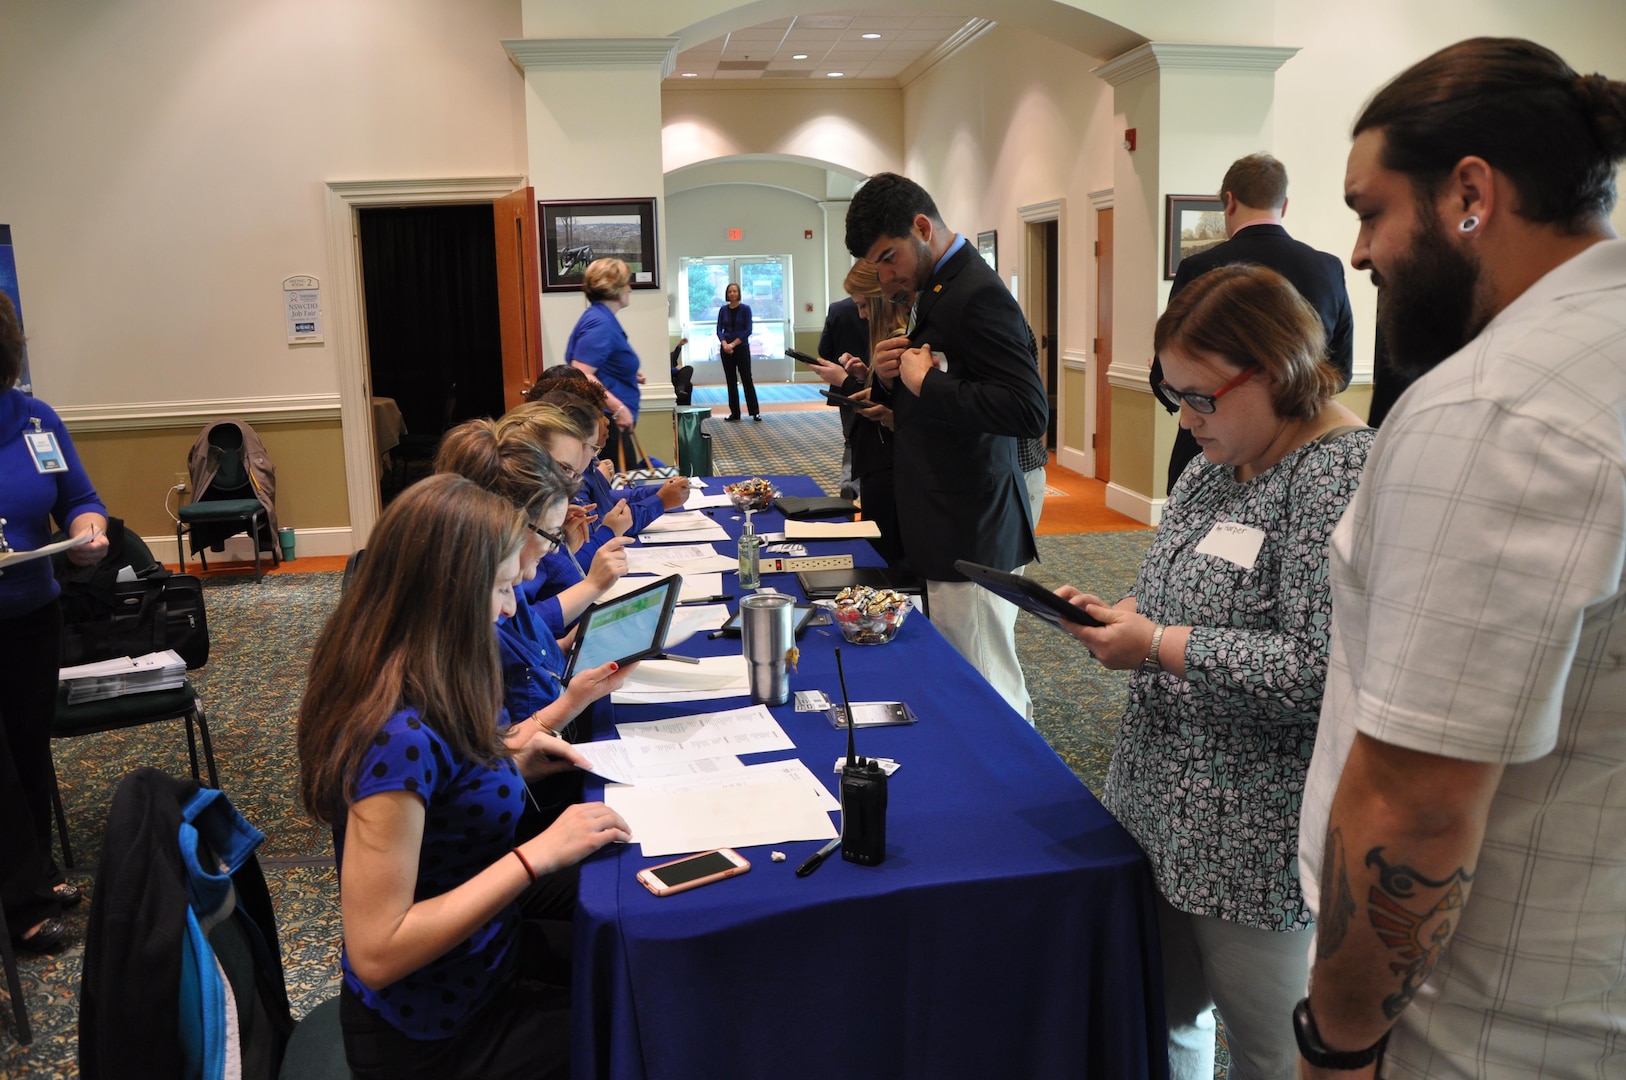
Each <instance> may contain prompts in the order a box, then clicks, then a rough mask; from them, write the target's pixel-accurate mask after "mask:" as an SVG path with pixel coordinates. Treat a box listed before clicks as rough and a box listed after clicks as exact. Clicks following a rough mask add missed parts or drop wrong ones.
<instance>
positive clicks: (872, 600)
mask: <svg viewBox="0 0 1626 1080" xmlns="http://www.w3.org/2000/svg"><path fill="white" fill-rule="evenodd" d="M913 606H914V605H913V604H911V603H910V601H909V597H907V596H905V595H904V594H903V593H899V592H893V591H892V590H891V589H872V588H870V587H869V586H867V585H855V586H853V587H852V588H850V589H842V590H841V591H840V592H839V593H837V594H836V598H835V600H834V601H832V602H831V605H830V608H831V612H830V613H831V615H832V616H833V617H834V618H835V620H836V625H837V626H839V627H841V636H842V637H844V638H846V639H847V641H848V643H849V644H852V645H885V644H886V643H887V642H889V641H891V640H892V639H893V638H895V637H897V636H898V628H899V627H901V626H902V625H903V620H904V619H905V618H907V617H908V615H909V609H910V608H911V607H913Z"/></svg>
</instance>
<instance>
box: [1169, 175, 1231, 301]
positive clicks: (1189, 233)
mask: <svg viewBox="0 0 1626 1080" xmlns="http://www.w3.org/2000/svg"><path fill="white" fill-rule="evenodd" d="M1164 198H1165V200H1166V202H1167V215H1166V220H1165V221H1164V225H1163V238H1164V239H1163V242H1164V244H1165V245H1167V246H1166V247H1164V249H1163V280H1164V281H1173V280H1174V272H1175V271H1176V270H1178V269H1179V268H1180V260H1181V259H1183V258H1185V257H1186V256H1187V255H1195V254H1197V253H1198V252H1199V251H1207V250H1208V249H1209V248H1211V247H1213V246H1214V245H1215V244H1223V243H1225V239H1226V238H1225V203H1224V202H1222V201H1221V200H1219V199H1216V198H1215V197H1214V196H1212V195H1167V196H1164Z"/></svg>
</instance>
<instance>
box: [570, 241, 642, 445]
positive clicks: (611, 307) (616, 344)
mask: <svg viewBox="0 0 1626 1080" xmlns="http://www.w3.org/2000/svg"><path fill="white" fill-rule="evenodd" d="M582 291H583V292H585V293H586V294H587V310H586V311H585V312H583V313H582V317H581V318H580V319H578V320H576V327H575V329H573V330H571V331H570V340H568V341H566V342H565V359H566V360H567V361H569V362H570V363H571V364H572V365H573V366H575V367H576V368H578V369H580V371H581V372H582V374H584V375H586V376H587V377H588V378H589V379H592V380H593V381H594V382H596V383H598V384H599V385H600V386H602V387H604V392H605V393H606V394H607V395H609V405H610V410H611V415H612V418H613V420H614V422H615V428H616V434H617V437H616V438H615V439H614V440H613V445H612V446H610V447H606V449H608V450H610V451H612V453H613V456H614V457H615V460H616V462H617V465H618V467H619V468H622V469H630V468H632V467H633V463H634V461H635V459H636V451H634V450H633V448H632V437H631V436H632V429H633V426H634V425H635V424H637V423H638V399H639V394H640V391H639V389H638V388H639V386H641V385H642V384H643V381H644V373H643V372H642V371H640V370H639V363H638V354H637V353H635V352H633V351H632V345H631V344H630V343H629V342H628V341H627V332H626V330H624V329H622V327H621V322H620V320H618V319H617V318H616V313H617V312H619V311H621V310H622V309H623V308H625V307H626V306H627V305H628V304H630V303H631V302H632V271H631V270H629V269H628V268H627V264H626V263H624V262H622V261H621V260H620V259H595V260H594V261H593V262H592V263H591V264H590V265H589V266H588V267H587V271H586V273H584V274H583V275H582Z"/></svg>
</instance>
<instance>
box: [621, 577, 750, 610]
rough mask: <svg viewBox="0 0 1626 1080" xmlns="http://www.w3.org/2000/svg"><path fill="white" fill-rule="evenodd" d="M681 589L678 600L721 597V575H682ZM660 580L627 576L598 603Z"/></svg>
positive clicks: (635, 590)
mask: <svg viewBox="0 0 1626 1080" xmlns="http://www.w3.org/2000/svg"><path fill="white" fill-rule="evenodd" d="M682 576H683V587H682V588H681V589H679V590H678V600H679V601H680V602H681V601H684V600H704V599H705V598H706V597H708V596H721V595H723V575H722V574H717V573H691V574H684V575H682ZM659 580H660V578H658V577H655V576H654V575H652V574H628V575H627V576H626V577H623V578H622V579H621V580H620V581H617V582H616V583H615V584H614V585H611V586H610V587H609V588H608V589H605V590H604V595H603V596H600V597H599V598H598V603H600V604H603V603H608V602H609V601H611V600H614V599H615V598H616V597H618V596H625V595H627V594H628V593H630V592H637V591H638V590H639V589H641V588H643V587H644V586H645V585H653V584H655V582H657V581H659Z"/></svg>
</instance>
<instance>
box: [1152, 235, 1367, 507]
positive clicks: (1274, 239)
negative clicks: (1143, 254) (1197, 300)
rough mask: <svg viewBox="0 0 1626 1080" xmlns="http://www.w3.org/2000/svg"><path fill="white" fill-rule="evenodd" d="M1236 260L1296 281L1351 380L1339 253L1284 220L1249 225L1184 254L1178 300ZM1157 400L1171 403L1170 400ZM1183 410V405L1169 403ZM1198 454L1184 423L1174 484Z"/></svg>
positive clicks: (1157, 372)
mask: <svg viewBox="0 0 1626 1080" xmlns="http://www.w3.org/2000/svg"><path fill="white" fill-rule="evenodd" d="M1232 263H1254V264H1257V265H1259V266H1265V267H1269V268H1270V269H1272V270H1274V271H1276V272H1277V273H1278V274H1280V275H1282V277H1284V278H1286V279H1287V280H1288V281H1289V282H1291V283H1292V285H1293V287H1294V288H1295V289H1297V290H1298V291H1299V295H1300V296H1302V297H1304V298H1305V299H1306V300H1308V301H1309V302H1310V306H1311V307H1313V308H1315V310H1316V314H1318V315H1320V316H1321V325H1322V326H1323V327H1325V328H1326V331H1327V358H1328V359H1329V360H1330V361H1331V362H1332V366H1333V367H1335V368H1337V369H1338V376H1339V386H1338V388H1339V389H1340V390H1342V389H1343V388H1344V387H1346V386H1348V385H1349V379H1350V376H1351V374H1353V372H1354V370H1355V368H1354V365H1355V320H1354V318H1353V316H1351V314H1350V310H1349V290H1348V289H1346V288H1345V287H1344V264H1343V262H1342V261H1340V260H1339V258H1338V256H1336V255H1329V254H1327V253H1326V252H1325V251H1317V250H1316V249H1315V248H1313V247H1311V246H1310V245H1309V244H1304V243H1300V242H1299V241H1297V240H1295V239H1293V238H1292V237H1291V236H1288V235H1287V230H1286V229H1284V228H1282V227H1281V226H1280V225H1271V224H1264V225H1249V226H1248V227H1247V228H1245V229H1243V230H1241V231H1240V232H1238V233H1237V234H1236V235H1235V236H1233V237H1231V238H1230V239H1229V240H1227V241H1225V243H1223V244H1216V245H1215V246H1213V247H1211V248H1209V249H1208V250H1207V251H1200V252H1198V253H1197V254H1195V255H1191V256H1188V257H1187V258H1184V259H1181V260H1180V267H1179V269H1177V270H1176V271H1175V272H1174V285H1173V287H1171V288H1170V289H1169V299H1170V300H1173V299H1174V298H1175V296H1176V295H1177V294H1178V293H1179V292H1180V290H1181V289H1183V288H1185V287H1186V286H1187V285H1189V284H1191V283H1192V282H1193V281H1196V280H1197V279H1198V278H1199V277H1201V276H1202V275H1204V274H1206V273H1208V271H1210V270H1214V269H1217V268H1219V267H1221V266H1229V265H1231V264H1232ZM1162 381H1163V364H1162V362H1161V361H1159V360H1158V359H1157V358H1156V357H1153V359H1152V375H1151V383H1152V390H1153V392H1154V393H1155V392H1156V390H1157V386H1158V384H1159V383H1161V382H1162ZM1157 400H1158V402H1159V403H1160V404H1162V405H1163V407H1164V408H1165V409H1169V406H1168V402H1165V401H1164V400H1163V399H1162V398H1161V397H1159V398H1158V399H1157ZM1169 411H1170V412H1171V413H1172V412H1178V411H1179V409H1178V408H1174V409H1169ZM1196 456H1197V440H1195V439H1193V438H1192V437H1191V433H1190V432H1189V431H1187V430H1185V429H1184V428H1181V429H1180V433H1179V435H1178V436H1176V438H1175V441H1174V452H1173V454H1172V455H1171V456H1170V460H1169V489H1170V490H1173V488H1174V482H1175V481H1176V480H1178V479H1179V478H1180V473H1181V472H1182V471H1183V470H1184V469H1185V467H1186V462H1188V461H1190V460H1191V459H1192V458H1194V457H1196Z"/></svg>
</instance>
